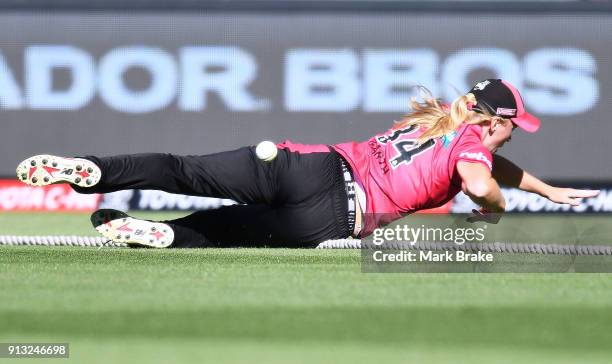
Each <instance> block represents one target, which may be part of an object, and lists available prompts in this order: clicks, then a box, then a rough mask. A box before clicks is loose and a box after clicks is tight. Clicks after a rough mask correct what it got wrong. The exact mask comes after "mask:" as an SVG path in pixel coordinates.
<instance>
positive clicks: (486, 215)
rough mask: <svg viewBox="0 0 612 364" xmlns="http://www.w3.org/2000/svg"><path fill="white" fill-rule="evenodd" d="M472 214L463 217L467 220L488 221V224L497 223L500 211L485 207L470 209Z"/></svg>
mask: <svg viewBox="0 0 612 364" xmlns="http://www.w3.org/2000/svg"><path fill="white" fill-rule="evenodd" d="M472 214H473V215H472V216H468V218H467V219H465V220H466V221H467V222H471V223H475V222H478V221H483V222H488V223H489V224H497V223H498V222H499V220H500V219H501V217H502V213H501V212H491V211H489V210H487V209H485V208H481V209H480V210H476V209H472Z"/></svg>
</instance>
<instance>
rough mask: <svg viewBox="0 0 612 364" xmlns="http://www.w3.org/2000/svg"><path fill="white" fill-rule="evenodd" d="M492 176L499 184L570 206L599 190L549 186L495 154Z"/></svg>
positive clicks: (595, 193) (597, 192)
mask: <svg viewBox="0 0 612 364" xmlns="http://www.w3.org/2000/svg"><path fill="white" fill-rule="evenodd" d="M493 178H495V180H497V181H498V182H499V183H500V184H501V185H504V186H508V187H515V188H519V189H521V190H523V191H527V192H532V193H537V194H538V195H540V196H543V197H546V198H547V199H549V200H551V201H553V202H556V203H563V204H570V205H572V206H577V205H580V202H581V201H582V199H583V198H586V197H593V196H597V195H598V194H599V190H578V189H575V188H564V187H554V186H551V185H549V184H547V183H545V182H543V181H541V180H540V179H538V178H537V177H535V176H533V175H531V174H529V173H527V172H526V171H524V170H523V169H521V168H520V167H519V166H517V165H516V164H514V163H512V162H511V161H509V160H508V159H506V158H504V157H502V156H500V155H497V154H495V155H493Z"/></svg>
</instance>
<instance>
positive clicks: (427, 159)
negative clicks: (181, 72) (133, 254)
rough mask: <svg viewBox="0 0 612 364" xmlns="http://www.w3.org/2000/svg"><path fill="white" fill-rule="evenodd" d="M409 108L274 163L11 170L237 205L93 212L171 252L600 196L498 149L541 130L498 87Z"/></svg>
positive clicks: (289, 242)
mask: <svg viewBox="0 0 612 364" xmlns="http://www.w3.org/2000/svg"><path fill="white" fill-rule="evenodd" d="M411 104H412V111H411V112H410V113H409V114H408V115H406V116H405V117H404V118H403V119H402V120H401V121H399V122H397V123H396V124H395V125H394V126H393V127H392V128H391V129H390V130H389V131H387V132H386V133H383V134H379V135H375V136H373V137H372V138H370V139H369V140H367V141H365V142H347V143H341V144H336V145H331V146H328V145H303V144H295V143H292V142H290V141H285V142H283V143H280V144H278V145H277V147H278V154H277V156H276V158H275V159H273V160H272V161H264V160H261V159H259V158H258V157H257V156H256V153H255V147H244V148H241V149H238V150H234V151H229V152H223V153H218V154H211V155H203V156H176V155H171V154H135V155H120V156H113V157H94V156H87V157H83V158H63V157H57V156H51V155H37V156H34V157H30V158H28V159H26V160H24V161H23V162H22V163H21V164H19V166H18V167H17V177H18V178H19V179H20V180H21V181H23V182H24V183H27V184H30V185H34V186H42V185H47V184H52V183H61V182H67V183H71V184H72V186H73V188H74V189H75V190H76V191H77V192H80V193H106V192H113V191H118V190H123V189H156V190H163V191H166V192H170V193H178V194H186V195H195V196H209V197H219V198H229V199H233V200H235V201H237V202H238V203H239V204H238V205H232V206H226V207H221V208H219V209H215V210H207V211H198V212H195V213H193V214H191V215H189V216H186V217H183V218H180V219H176V220H170V221H164V222H152V221H146V220H140V219H136V218H133V217H130V216H128V215H127V214H125V213H122V212H119V211H114V210H99V211H97V212H95V213H94V214H93V215H92V222H93V223H94V225H95V226H97V227H96V229H97V230H98V231H99V232H100V233H101V234H102V235H104V236H105V237H107V238H108V239H111V240H112V241H115V242H123V243H128V244H130V245H137V246H138V245H140V246H149V247H157V248H166V247H217V246H222V247H227V246H269V247H315V246H317V244H318V243H320V242H322V241H324V240H328V239H341V238H347V237H349V236H353V237H364V236H366V235H368V234H370V233H371V232H372V231H373V230H374V229H375V228H376V227H378V226H380V225H384V224H387V223H389V222H391V221H393V220H395V219H398V218H401V217H403V216H405V215H407V214H410V213H413V212H415V211H418V210H422V209H429V208H434V207H437V206H441V205H443V204H445V203H446V202H448V201H449V200H451V199H452V198H453V197H454V196H455V195H456V194H457V193H458V192H459V191H463V192H465V193H466V194H467V195H468V196H469V197H470V198H471V199H472V200H473V201H474V202H475V203H477V204H478V205H480V206H481V207H482V209H481V210H480V211H477V212H475V214H476V215H475V218H477V219H485V220H488V221H490V222H496V220H497V219H498V218H499V216H500V214H501V213H502V212H503V211H504V208H505V200H504V197H503V195H502V193H501V191H500V188H499V184H502V185H507V186H513V187H517V188H520V189H522V190H525V191H529V192H533V193H537V194H540V195H542V196H544V197H546V198H548V199H549V200H551V201H554V202H557V203H564V204H571V205H577V204H579V203H580V200H581V198H584V197H591V196H595V195H597V194H598V193H599V191H592V190H576V189H571V188H558V187H553V186H550V185H548V184H546V183H544V182H542V181H540V180H539V179H537V178H536V177H534V176H532V175H530V174H529V173H527V172H525V171H523V170H522V169H520V168H519V167H517V166H516V165H515V164H513V163H512V162H510V161H509V160H507V159H505V158H503V157H501V156H498V155H496V154H495V152H496V151H497V150H498V149H499V148H501V147H502V146H503V145H504V143H506V142H507V141H509V140H510V136H511V134H512V131H513V130H514V129H515V128H517V127H518V128H521V129H523V130H525V131H526V132H529V133H533V132H535V131H537V130H538V128H539V126H540V121H539V120H538V119H537V118H535V117H534V116H532V115H530V114H529V113H527V112H526V111H525V108H524V105H523V100H522V99H521V96H520V95H519V93H518V91H517V90H516V88H514V87H513V86H512V85H511V84H509V83H508V82H506V81H504V80H499V79H488V80H484V81H481V82H479V83H477V84H476V85H475V86H474V87H473V88H472V89H471V90H470V91H469V92H468V93H467V94H466V95H463V96H460V97H458V98H457V99H456V100H454V101H453V102H452V104H451V105H444V104H442V103H441V102H440V101H439V100H437V99H434V98H426V100H425V101H424V102H422V103H419V102H417V101H416V100H414V99H413V100H412V102H411Z"/></svg>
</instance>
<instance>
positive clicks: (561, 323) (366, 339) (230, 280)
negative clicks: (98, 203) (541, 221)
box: [0, 214, 612, 363]
mask: <svg viewBox="0 0 612 364" xmlns="http://www.w3.org/2000/svg"><path fill="white" fill-rule="evenodd" d="M139 216H141V217H156V216H155V215H143V214H140V215H139ZM167 216H169V215H168V214H165V215H164V217H167ZM41 226H44V227H45V228H43V229H40V228H39V227H41ZM0 234H2V235H4V234H28V235H33V234H62V235H68V234H77V235H81V234H84V235H93V230H92V229H91V227H90V226H89V225H88V217H87V215H81V214H52V215H49V214H2V215H0ZM0 277H1V279H0V292H2V296H1V297H2V299H1V300H0V342H15V341H26V342H41V341H52V342H69V343H70V345H71V347H70V351H71V358H70V361H72V362H75V363H136V362H138V363H178V362H206V363H315V362H316V363H319V362H325V363H371V362H373V361H375V362H381V363H382V362H384V363H407V362H418V363H446V362H452V363H474V362H486V363H517V362H537V363H576V362H581V363H584V362H593V363H595V362H601V363H607V362H610V358H612V347H611V346H610V342H611V341H612V330H611V328H612V279H611V277H612V276H610V275H608V274H511V273H509V274H364V273H361V269H360V256H359V252H358V251H348V250H345V251H321V250H286V249H225V250H220V249H193V250H150V249H113V248H103V249H100V250H98V249H95V248H67V247H56V248H50V247H0ZM0 360H2V359H0ZM46 360H47V361H49V362H60V361H61V362H66V360H65V359H46ZM19 362H20V363H21V362H24V363H25V362H40V360H39V359H30V360H27V359H23V360H21V361H19Z"/></svg>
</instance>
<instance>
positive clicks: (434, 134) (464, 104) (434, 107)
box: [393, 87, 491, 144]
mask: <svg viewBox="0 0 612 364" xmlns="http://www.w3.org/2000/svg"><path fill="white" fill-rule="evenodd" d="M419 89H420V91H421V95H422V97H423V100H424V102H418V101H417V99H416V97H413V98H411V99H410V107H411V109H412V111H411V112H410V113H409V114H408V115H405V116H404V117H403V118H402V119H401V120H399V121H396V124H395V125H394V127H393V128H394V129H401V128H405V127H407V126H417V127H420V128H425V132H424V133H423V134H421V136H419V137H418V138H417V143H419V144H423V143H424V142H426V141H427V140H429V139H435V138H440V137H442V136H443V135H446V134H448V133H450V132H452V131H454V130H457V128H459V126H460V125H461V124H463V123H468V124H481V123H484V122H485V121H489V120H491V116H490V115H489V114H479V113H474V112H470V109H469V108H468V104H472V105H476V97H475V96H474V95H473V94H471V93H468V94H466V95H463V96H460V97H458V98H456V99H455V101H453V102H452V104H451V105H450V107H449V106H448V105H444V104H442V102H441V100H440V99H436V98H434V97H433V96H432V95H431V92H430V91H429V90H428V89H426V88H425V87H419Z"/></svg>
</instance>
